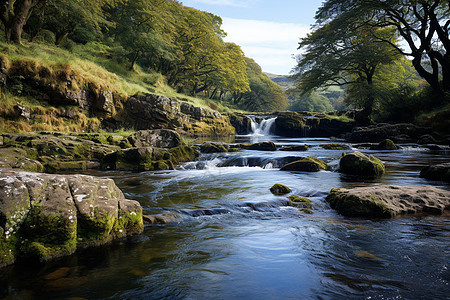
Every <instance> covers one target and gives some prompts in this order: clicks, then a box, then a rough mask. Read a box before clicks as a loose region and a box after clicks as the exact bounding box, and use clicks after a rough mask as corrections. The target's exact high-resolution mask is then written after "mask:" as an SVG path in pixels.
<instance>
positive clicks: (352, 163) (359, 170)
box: [339, 151, 385, 177]
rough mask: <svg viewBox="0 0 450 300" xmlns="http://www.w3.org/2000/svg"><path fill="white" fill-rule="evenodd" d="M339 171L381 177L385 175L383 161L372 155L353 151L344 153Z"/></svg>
mask: <svg viewBox="0 0 450 300" xmlns="http://www.w3.org/2000/svg"><path fill="white" fill-rule="evenodd" d="M339 172H341V173H345V174H351V175H363V176H370V177H379V176H382V175H384V172H385V168H384V165H383V163H382V162H381V161H380V160H379V159H378V158H376V157H374V156H372V155H365V154H363V153H361V152H358V151H356V152H353V153H350V154H346V155H344V156H343V157H342V158H341V160H340V161H339Z"/></svg>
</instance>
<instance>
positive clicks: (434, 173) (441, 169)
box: [420, 163, 450, 182]
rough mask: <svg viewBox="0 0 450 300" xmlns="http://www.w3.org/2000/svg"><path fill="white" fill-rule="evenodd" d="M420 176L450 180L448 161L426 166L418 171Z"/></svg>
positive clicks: (449, 164)
mask: <svg viewBox="0 0 450 300" xmlns="http://www.w3.org/2000/svg"><path fill="white" fill-rule="evenodd" d="M420 177H422V178H425V179H429V180H440V181H446V182H450V163H444V164H440V165H432V166H427V167H425V168H423V169H422V171H420Z"/></svg>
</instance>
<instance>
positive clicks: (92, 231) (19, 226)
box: [0, 169, 143, 266]
mask: <svg viewBox="0 0 450 300" xmlns="http://www.w3.org/2000/svg"><path fill="white" fill-rule="evenodd" d="M0 173H1V177H0V221H1V222H0V226H2V227H3V228H4V230H3V233H2V234H1V235H0V266H4V265H8V264H11V263H13V262H14V260H15V259H16V258H27V259H29V258H33V259H37V260H39V261H46V260H50V259H52V258H55V257H59V256H63V255H69V254H72V253H73V252H75V250H76V249H77V248H79V247H86V246H94V245H101V244H105V243H107V242H110V241H111V240H113V239H116V238H120V237H125V236H128V235H132V234H137V233H140V232H141V231H142V230H143V221H142V208H141V206H140V205H139V203H138V202H136V201H132V200H126V199H125V197H124V195H123V194H122V192H121V191H120V190H119V189H118V188H117V186H116V185H115V183H114V181H113V180H112V179H107V178H98V177H92V176H84V175H50V174H42V173H31V172H24V171H14V170H11V169H1V170H0ZM10 250H11V251H10Z"/></svg>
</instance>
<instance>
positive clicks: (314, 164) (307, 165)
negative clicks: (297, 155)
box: [281, 156, 327, 172]
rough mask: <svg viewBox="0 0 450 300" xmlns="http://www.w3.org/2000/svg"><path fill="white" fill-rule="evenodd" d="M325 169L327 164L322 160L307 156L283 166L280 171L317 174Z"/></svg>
mask: <svg viewBox="0 0 450 300" xmlns="http://www.w3.org/2000/svg"><path fill="white" fill-rule="evenodd" d="M326 169H327V164H326V163H325V162H324V161H323V160H320V159H318V158H315V157H311V156H308V157H305V158H303V159H301V160H297V161H294V162H292V163H289V164H287V165H285V166H283V167H282V168H281V171H304V172H318V171H321V170H326Z"/></svg>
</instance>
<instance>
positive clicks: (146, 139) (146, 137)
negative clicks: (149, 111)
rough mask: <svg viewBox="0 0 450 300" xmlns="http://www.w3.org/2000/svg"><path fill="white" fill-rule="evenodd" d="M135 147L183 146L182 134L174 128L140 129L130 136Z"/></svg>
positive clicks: (129, 138)
mask: <svg viewBox="0 0 450 300" xmlns="http://www.w3.org/2000/svg"><path fill="white" fill-rule="evenodd" d="M128 140H129V141H130V143H131V145H133V147H156V148H174V147H178V146H181V144H182V141H181V136H180V135H179V134H178V133H177V132H176V131H173V130H168V129H156V130H140V131H138V132H136V133H133V134H132V135H130V136H129V137H128Z"/></svg>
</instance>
